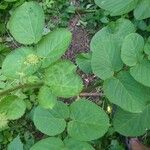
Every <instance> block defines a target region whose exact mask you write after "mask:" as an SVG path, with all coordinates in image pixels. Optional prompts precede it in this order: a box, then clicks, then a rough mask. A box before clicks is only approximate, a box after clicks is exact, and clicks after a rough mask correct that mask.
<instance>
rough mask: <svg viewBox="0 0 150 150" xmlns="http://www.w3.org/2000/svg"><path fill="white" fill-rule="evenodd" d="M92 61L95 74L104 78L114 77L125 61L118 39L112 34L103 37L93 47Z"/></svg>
mask: <svg viewBox="0 0 150 150" xmlns="http://www.w3.org/2000/svg"><path fill="white" fill-rule="evenodd" d="M94 43H95V42H94ZM92 44H93V43H92ZM114 57H115V59H114ZM91 63H92V70H93V72H94V74H96V75H97V76H98V77H100V78H101V79H103V80H105V79H107V78H109V77H112V76H113V75H114V72H115V71H119V70H121V68H122V67H123V63H122V61H121V58H120V46H119V44H118V41H117V40H116V39H115V38H114V37H113V36H111V35H110V36H107V37H103V39H101V41H100V42H98V43H97V44H96V45H95V49H93V54H92V61H91Z"/></svg>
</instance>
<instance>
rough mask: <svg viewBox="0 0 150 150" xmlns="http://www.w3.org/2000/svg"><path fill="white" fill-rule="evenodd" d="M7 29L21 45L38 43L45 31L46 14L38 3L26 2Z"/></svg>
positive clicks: (15, 12) (19, 8) (17, 10)
mask: <svg viewBox="0 0 150 150" xmlns="http://www.w3.org/2000/svg"><path fill="white" fill-rule="evenodd" d="M7 27H8V29H9V31H10V33H11V34H12V35H13V37H14V38H15V39H16V40H17V41H18V42H19V43H22V44H32V43H37V42H38V41H39V40H40V39H41V37H42V32H43V29H44V12H43V10H42V8H41V6H40V5H38V3H36V2H25V3H24V4H23V5H21V6H20V7H18V8H17V9H16V10H15V11H14V13H13V14H12V16H11V18H10V20H9V22H8V25H7Z"/></svg>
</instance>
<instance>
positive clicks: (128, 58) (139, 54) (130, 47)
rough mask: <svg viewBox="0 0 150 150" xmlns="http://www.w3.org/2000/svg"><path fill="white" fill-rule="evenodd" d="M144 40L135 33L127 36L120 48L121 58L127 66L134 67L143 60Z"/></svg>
mask: <svg viewBox="0 0 150 150" xmlns="http://www.w3.org/2000/svg"><path fill="white" fill-rule="evenodd" d="M143 49H144V39H143V37H142V36H141V35H139V34H137V33H131V34H129V35H127V36H126V37H125V39H124V41H123V45H122V48H121V58H122V60H123V62H124V63H125V64H126V65H128V66H134V65H136V64H137V63H138V62H139V61H140V60H141V59H142V58H143Z"/></svg>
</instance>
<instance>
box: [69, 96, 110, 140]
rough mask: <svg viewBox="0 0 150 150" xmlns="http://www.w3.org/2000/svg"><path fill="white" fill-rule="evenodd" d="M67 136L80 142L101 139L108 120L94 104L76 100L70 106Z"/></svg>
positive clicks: (107, 125) (105, 130)
mask: <svg viewBox="0 0 150 150" xmlns="http://www.w3.org/2000/svg"><path fill="white" fill-rule="evenodd" d="M70 111H71V112H70V113H71V114H70V118H71V120H72V121H70V122H69V123H68V128H67V130H68V134H69V135H70V136H71V137H72V138H74V139H77V140H80V141H91V140H95V139H98V138H100V137H102V136H103V135H104V134H105V133H106V132H107V130H108V128H109V118H108V116H107V115H106V113H105V112H104V111H103V110H102V109H101V108H100V107H99V106H97V105H96V104H94V103H93V102H90V101H88V100H85V99H84V100H78V101H76V102H74V103H72V104H71V106H70Z"/></svg>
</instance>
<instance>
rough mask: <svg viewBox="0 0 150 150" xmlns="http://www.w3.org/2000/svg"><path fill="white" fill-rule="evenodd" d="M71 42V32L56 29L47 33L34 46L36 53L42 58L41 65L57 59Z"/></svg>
mask: <svg viewBox="0 0 150 150" xmlns="http://www.w3.org/2000/svg"><path fill="white" fill-rule="evenodd" d="M70 43H71V32H70V31H69V30H67V29H57V30H55V31H53V32H50V33H48V34H47V35H46V36H45V37H44V38H43V39H42V40H41V41H40V42H39V43H38V44H37V46H36V50H37V54H38V55H39V56H40V57H41V58H42V59H43V64H42V66H43V67H47V66H49V65H50V64H52V63H53V62H55V61H56V60H58V59H59V58H60V57H61V56H62V55H63V54H64V53H65V51H66V50H67V49H68V47H69V45H70Z"/></svg>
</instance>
